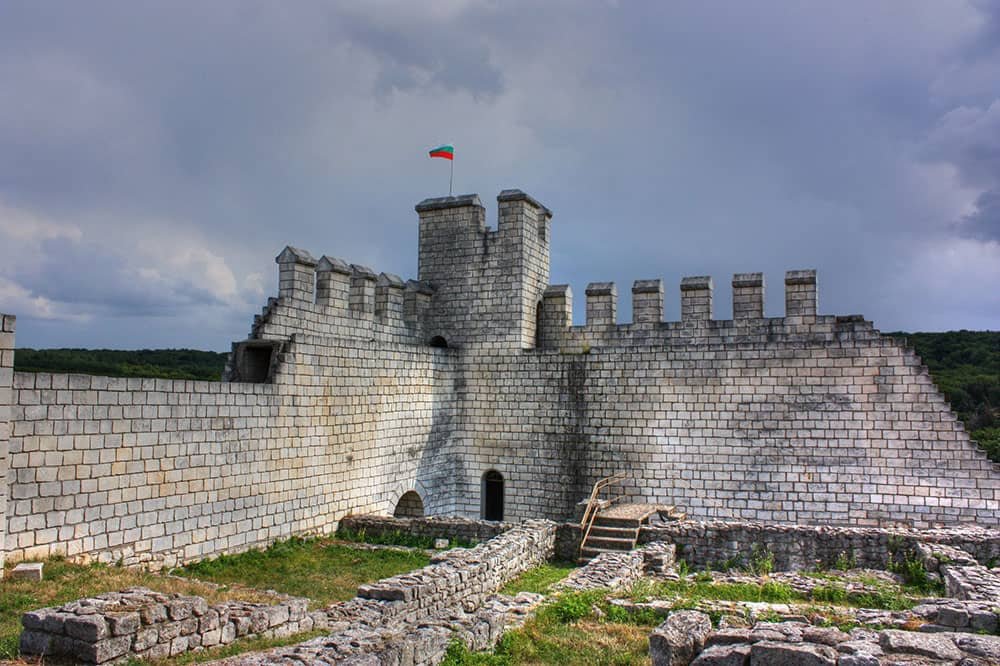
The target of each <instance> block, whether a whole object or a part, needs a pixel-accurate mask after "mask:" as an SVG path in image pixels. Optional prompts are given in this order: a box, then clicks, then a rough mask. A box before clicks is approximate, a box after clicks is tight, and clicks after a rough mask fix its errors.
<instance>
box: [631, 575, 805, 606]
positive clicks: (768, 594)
mask: <svg viewBox="0 0 1000 666" xmlns="http://www.w3.org/2000/svg"><path fill="white" fill-rule="evenodd" d="M665 597H674V598H679V599H681V600H683V601H687V602H696V601H703V600H718V601H756V602H762V601H763V602H768V603H788V602H790V601H799V600H803V599H804V597H803V596H802V595H800V594H798V593H797V592H795V591H794V590H793V589H792V588H791V587H789V586H788V585H785V584H784V583H777V582H774V581H767V582H765V583H711V582H707V581H687V580H679V581H671V582H664V583H652V584H650V583H647V582H640V583H639V584H637V585H635V586H634V587H633V588H632V590H631V598H632V600H633V601H637V602H642V601H649V600H650V599H655V598H665Z"/></svg>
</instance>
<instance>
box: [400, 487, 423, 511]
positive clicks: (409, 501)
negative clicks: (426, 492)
mask: <svg viewBox="0 0 1000 666" xmlns="http://www.w3.org/2000/svg"><path fill="white" fill-rule="evenodd" d="M392 515H393V516H395V517H396V518H423V517H424V501H423V500H422V499H420V495H418V494H417V493H416V491H413V490H411V491H409V492H405V493H403V496H402V497H400V498H399V501H398V502H396V509H395V510H394V511H393V512H392Z"/></svg>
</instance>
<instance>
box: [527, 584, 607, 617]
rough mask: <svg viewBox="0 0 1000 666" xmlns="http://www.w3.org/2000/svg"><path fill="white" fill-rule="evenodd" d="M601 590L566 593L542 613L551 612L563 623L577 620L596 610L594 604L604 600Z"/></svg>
mask: <svg viewBox="0 0 1000 666" xmlns="http://www.w3.org/2000/svg"><path fill="white" fill-rule="evenodd" d="M603 594H604V593H603V592H602V591H601V590H591V591H588V592H570V593H568V594H564V595H562V596H561V597H559V598H558V599H556V600H555V602H554V603H552V604H551V605H549V606H547V607H545V608H543V609H542V611H541V612H542V613H551V614H552V615H553V616H555V618H556V619H557V620H558V621H559V622H561V623H563V624H568V623H570V622H576V621H577V620H582V619H583V618H585V617H588V616H589V615H590V614H591V613H592V612H593V610H594V604H596V603H597V602H599V601H601V600H603Z"/></svg>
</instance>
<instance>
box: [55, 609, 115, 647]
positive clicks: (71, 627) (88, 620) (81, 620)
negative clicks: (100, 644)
mask: <svg viewBox="0 0 1000 666" xmlns="http://www.w3.org/2000/svg"><path fill="white" fill-rule="evenodd" d="M64 627H65V631H66V635H67V636H70V637H72V638H76V639H79V640H82V641H86V642H88V643H96V642H97V641H100V640H102V639H104V638H107V637H108V636H110V635H111V632H110V631H109V630H108V623H107V622H106V621H105V619H104V618H103V617H101V616H100V615H76V616H72V617H68V618H66V622H65V625H64Z"/></svg>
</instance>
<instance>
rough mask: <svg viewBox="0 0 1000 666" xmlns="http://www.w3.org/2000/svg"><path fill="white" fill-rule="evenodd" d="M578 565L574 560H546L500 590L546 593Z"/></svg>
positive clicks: (509, 592) (508, 592) (513, 592)
mask: <svg viewBox="0 0 1000 666" xmlns="http://www.w3.org/2000/svg"><path fill="white" fill-rule="evenodd" d="M573 569H576V565H575V564H574V563H572V562H546V563H545V564H542V565H539V566H537V567H535V568H534V569H529V570H528V571H525V572H524V573H523V574H521V575H520V576H518V577H517V578H515V579H514V580H512V581H511V582H509V583H507V584H506V585H504V587H503V588H502V589H501V590H500V592H502V593H503V594H509V595H515V594H517V593H518V592H537V593H538V594H545V593H546V592H547V591H548V589H549V586H551V585H552V584H553V583H558V582H559V581H561V580H562V579H563V578H565V577H566V576H568V575H569V572H571V571H572V570H573Z"/></svg>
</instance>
